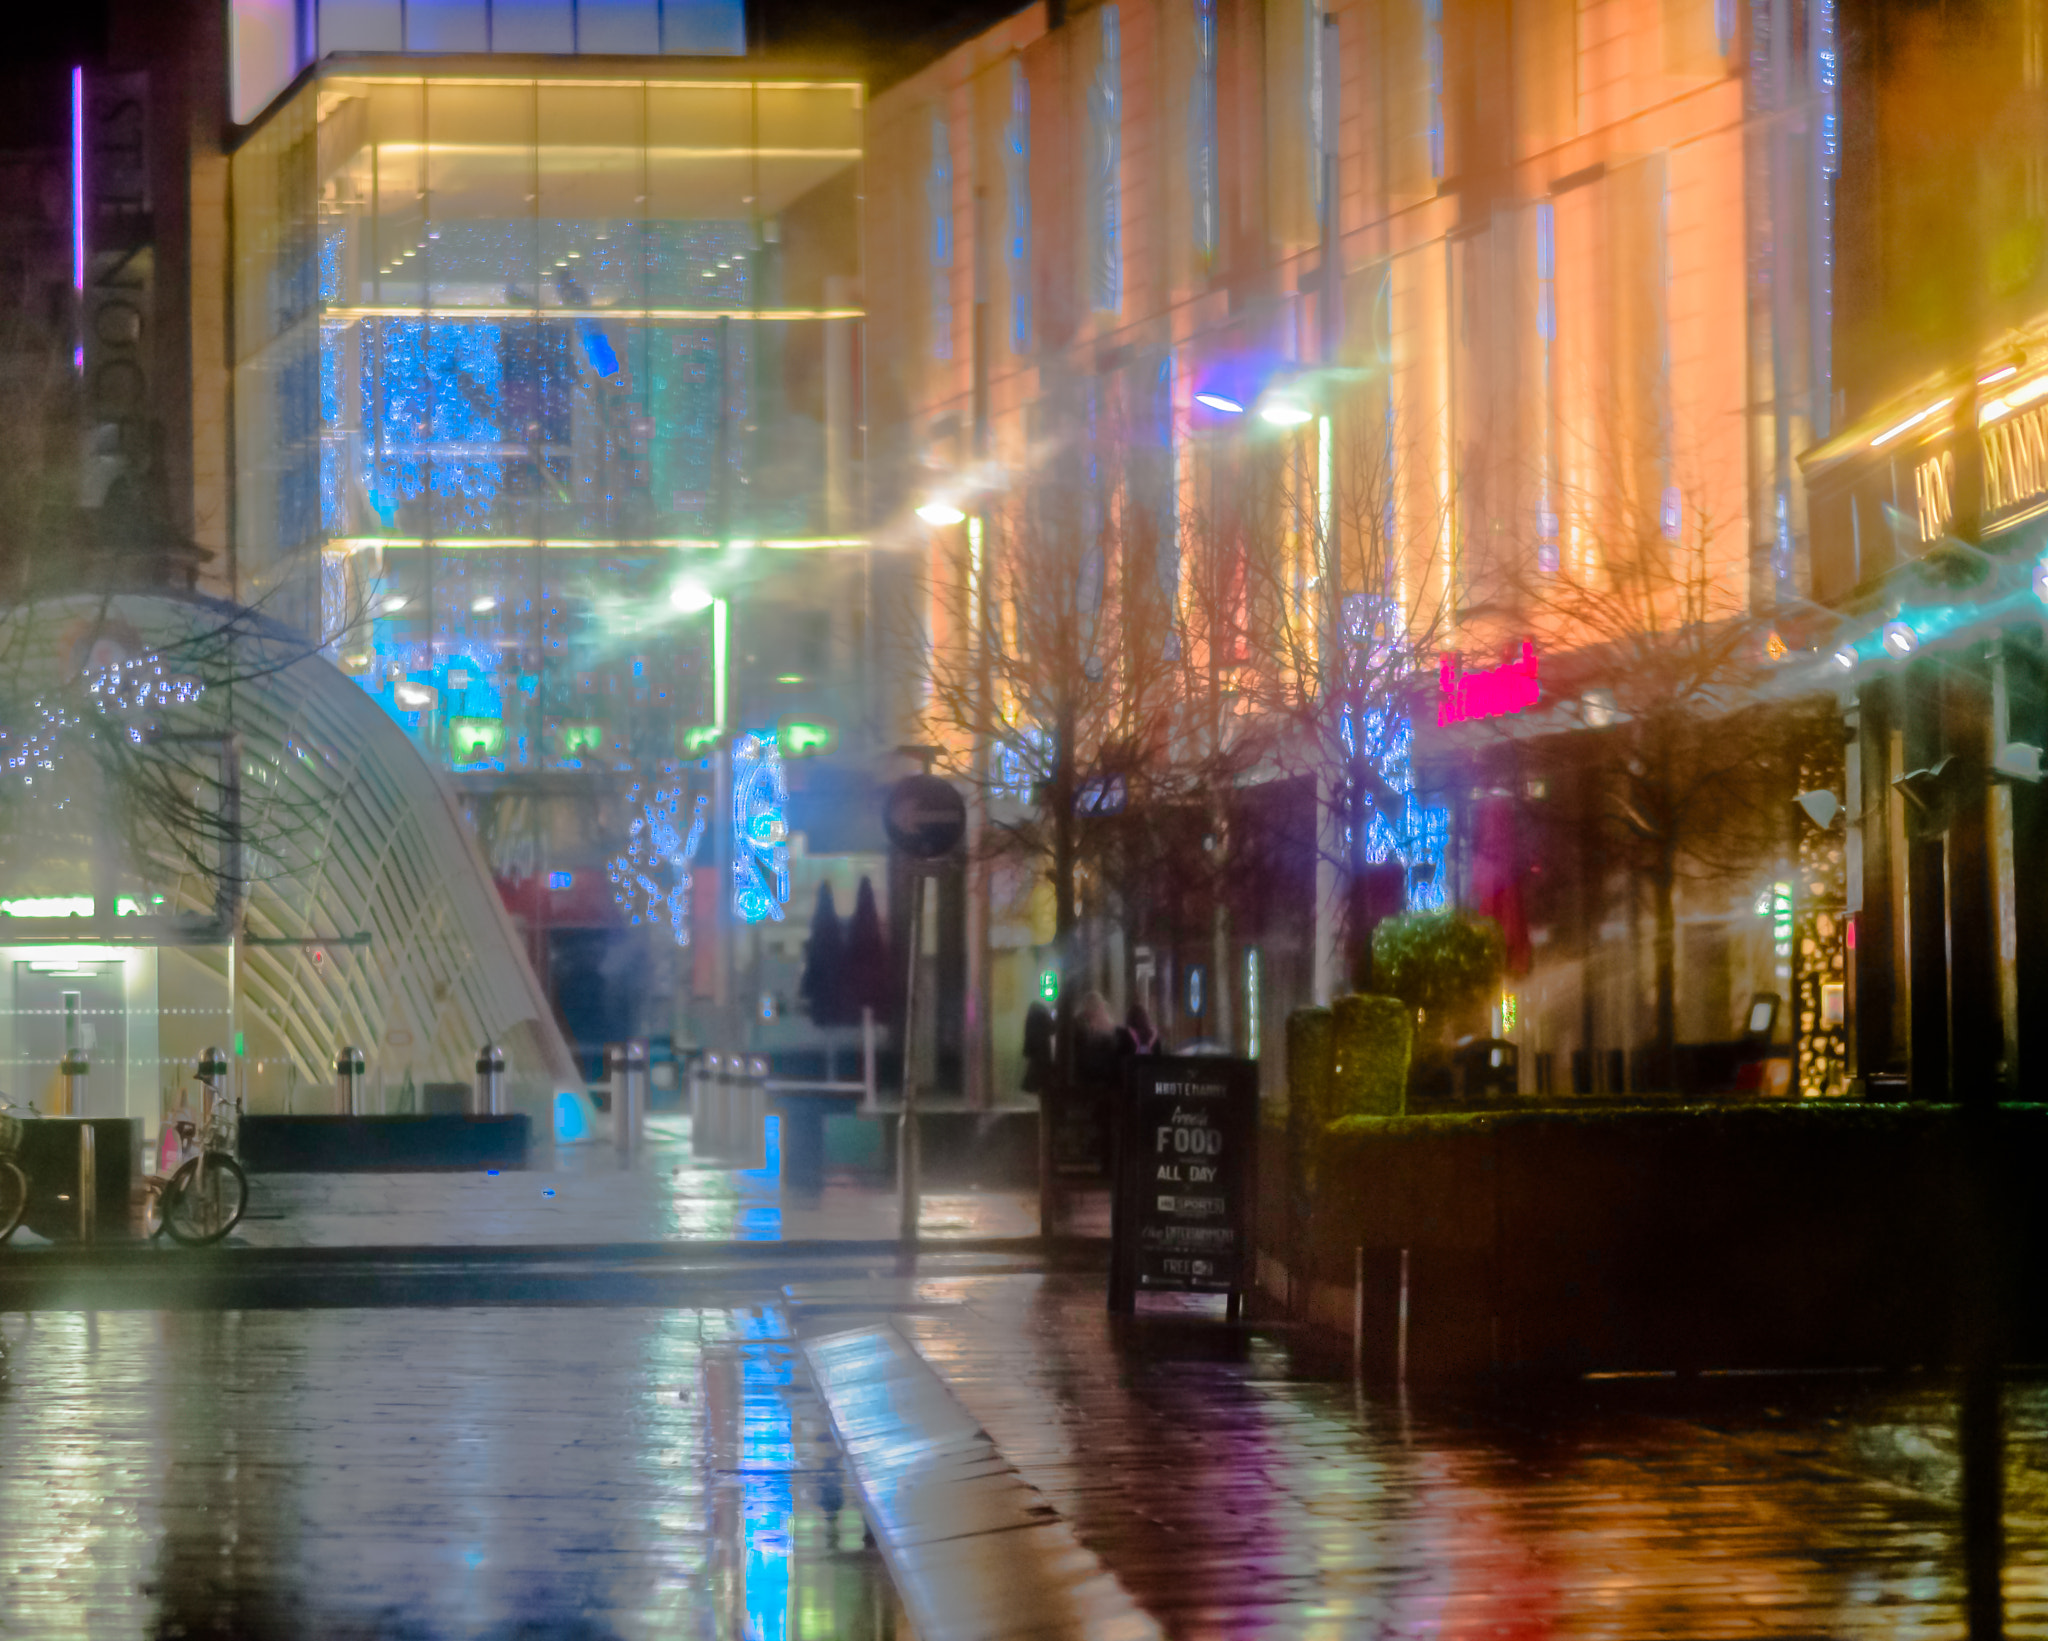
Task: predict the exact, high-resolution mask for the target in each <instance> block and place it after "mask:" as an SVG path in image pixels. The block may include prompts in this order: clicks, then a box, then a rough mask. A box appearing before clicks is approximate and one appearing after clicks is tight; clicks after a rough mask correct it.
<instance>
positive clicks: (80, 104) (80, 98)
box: [71, 67, 85, 291]
mask: <svg viewBox="0 0 2048 1641" xmlns="http://www.w3.org/2000/svg"><path fill="white" fill-rule="evenodd" d="M71 288H72V289H73V290H75V291H83V290H84V289H85V70H84V69H83V68H82V67H80V68H74V69H72V71H71Z"/></svg>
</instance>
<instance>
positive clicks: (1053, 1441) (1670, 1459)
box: [896, 1276, 2048, 1641]
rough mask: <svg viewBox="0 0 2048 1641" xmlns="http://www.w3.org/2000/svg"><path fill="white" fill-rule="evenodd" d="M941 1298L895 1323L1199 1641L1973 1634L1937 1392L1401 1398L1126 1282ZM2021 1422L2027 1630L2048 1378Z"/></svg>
mask: <svg viewBox="0 0 2048 1641" xmlns="http://www.w3.org/2000/svg"><path fill="white" fill-rule="evenodd" d="M921 1297H922V1298H923V1299H924V1300H925V1302H926V1307H927V1308H925V1309H923V1310H921V1311H920V1312H919V1313H917V1314H914V1315H906V1316H903V1317H900V1318H899V1319H897V1322H896V1326H897V1328H898V1329H899V1331H900V1332H901V1333H902V1334H903V1335H904V1336H905V1337H906V1338H908V1339H910V1340H912V1341H914V1342H915V1343H916V1344H917V1346H918V1347H919V1349H920V1350H921V1351H922V1352H923V1354H924V1355H925V1357H926V1359H927V1360H928V1361H929V1362H930V1363H931V1364H932V1365H933V1366H934V1367H935V1368H937V1370H938V1371H939V1373H940V1374H941V1376H942V1377H943V1378H944V1380H945V1382H946V1383H947V1385H948V1387H949V1388H950V1389H951V1390H952V1391H953V1393H954V1394H955V1396H957V1397H958V1399H959V1401H960V1403H961V1405H962V1406H963V1407H964V1408H965V1409H966V1411H967V1412H968V1414H970V1415H971V1417H972V1418H973V1419H974V1421H975V1422H977V1423H978V1424H979V1425H980V1426H981V1427H982V1428H984V1429H985V1430H986V1431H987V1433H988V1435H989V1436H990V1437H991V1438H992V1439H993V1441H994V1443H995V1445H996V1447H997V1448H998V1449H999V1450H1000V1451H1001V1453H1002V1454H1003V1456H1004V1458H1005V1459H1006V1460H1007V1461H1008V1463H1009V1464H1011V1465H1012V1466H1014V1467H1015V1469H1016V1471H1017V1473H1018V1474H1019V1476H1020V1477H1021V1478H1022V1479H1023V1480H1024V1481H1025V1482H1026V1483H1027V1484H1028V1485H1029V1486H1030V1487H1031V1488H1033V1489H1034V1490H1035V1492H1036V1493H1037V1494H1038V1495H1039V1496H1040V1497H1042V1498H1043V1499H1044V1500H1045V1501H1046V1502H1047V1503H1048V1504H1049V1505H1050V1506H1051V1507H1052V1508H1053V1509H1054V1510H1056V1511H1057V1512H1058V1514H1059V1516H1060V1518H1061V1519H1062V1520H1064V1521H1065V1522H1066V1523H1068V1524H1069V1525H1070V1526H1071V1528H1072V1530H1073V1532H1074V1534H1075V1537H1076V1539H1077V1540H1078V1542H1079V1543H1080V1544H1081V1545H1082V1546H1084V1547H1085V1548H1086V1549H1087V1550H1088V1551H1089V1552H1091V1553H1092V1554H1093V1555H1094V1556H1096V1557H1098V1558H1099V1559H1100V1561H1101V1562H1102V1564H1103V1565H1104V1566H1105V1567H1106V1568H1107V1569H1108V1570H1109V1571H1110V1572H1111V1573H1112V1574H1114V1575H1115V1577H1116V1578H1117V1579H1118V1580H1119V1581H1120V1582H1121V1583H1122V1584H1123V1586H1124V1587H1125V1588H1126V1589H1127V1590H1128V1591H1129V1592H1130V1594H1131V1595H1132V1597H1133V1598H1134V1599H1135V1600H1136V1602H1137V1603H1138V1604H1139V1605H1140V1606H1141V1607H1142V1608H1143V1609H1144V1610H1145V1611H1146V1612H1148V1613H1150V1614H1151V1615H1153V1616H1154V1617H1155V1618H1156V1619H1158V1620H1159V1621H1160V1622H1161V1623H1162V1624H1163V1626H1164V1627H1165V1629H1166V1631H1167V1633H1169V1634H1171V1635H1174V1636H1181V1637H1210V1636H1217V1637H1221V1636H1239V1635H1261V1636H1290V1637H1294V1636H1298V1637H1332V1638H1334V1637H1349V1636H1371V1637H1387V1638H1393V1637H1408V1636H1442V1637H1517V1638H1519V1637H1535V1636H1544V1637H1551V1636H1574V1637H1580V1636H1583V1637H1613V1638H1615V1641H1641V1638H1645V1637H1703V1638H1704V1637H1721V1636H1732V1635H1741V1636H1770V1637H1780V1638H1790V1637H1822V1636H1825V1637H1857V1638H1861V1637H1870V1638H1873V1641H1874V1638H1877V1637H1886V1638H1891V1637H1935V1636H1942V1637H1950V1636H1959V1635H1960V1634H1961V1633H1962V1621H1961V1608H1960V1602H1961V1556H1960V1539H1959V1527H1958V1514H1957V1510H1956V1508H1955V1503H1954V1501H1955V1498H1956V1487H1957V1464H1956V1458H1955V1448H1954V1436H1953V1423H1952V1421H1953V1418H1954V1401H1953V1395H1952V1391H1951V1389H1950V1388H1949V1387H1948V1386H1946V1385H1944V1384H1941V1383H1939V1382H1933V1381H1928V1380H1922V1379H1918V1378H1907V1379H1903V1380H1902V1379H1891V1380H1884V1381H1875V1380H1863V1379H1860V1378H1856V1377H1839V1376H1837V1377H1828V1378H1805V1377H1800V1378H1741V1379H1736V1378H1701V1379H1694V1380H1690V1381H1683V1382H1680V1381H1664V1380H1650V1381H1609V1382H1600V1383H1586V1384H1577V1385H1568V1386H1561V1387H1551V1388H1549V1389H1548V1390H1546V1391H1545V1392H1544V1393H1543V1394H1541V1395H1540V1396H1539V1395H1537V1394H1536V1393H1535V1392H1534V1391H1533V1390H1525V1391H1524V1392H1523V1393H1522V1394H1521V1395H1520V1396H1518V1397H1515V1398H1495V1397H1481V1396H1477V1395H1473V1394H1466V1395H1446V1394H1444V1393H1442V1392H1426V1391H1423V1390H1421V1389H1419V1388H1418V1389H1416V1390H1414V1391H1413V1392H1411V1393H1409V1394H1407V1395H1405V1396H1404V1395H1401V1394H1399V1393H1397V1392H1396V1391H1395V1390H1394V1388H1393V1387H1387V1386H1381V1387H1376V1388H1371V1389H1366V1390H1360V1389H1355V1388H1354V1387H1353V1386H1351V1385H1350V1384H1349V1383H1345V1382H1332V1381H1331V1380H1329V1379H1328V1378H1320V1379H1318V1378H1314V1377H1305V1376H1304V1372H1305V1371H1307V1372H1311V1373H1312V1372H1314V1371H1316V1368H1315V1365H1314V1364H1312V1363H1305V1362H1298V1361H1297V1360H1296V1359H1295V1357H1294V1355H1293V1353H1292V1352H1291V1351H1290V1349H1289V1347H1288V1345H1287V1343H1286V1338H1285V1336H1284V1335H1283V1334H1279V1333H1276V1332H1273V1331H1271V1330H1267V1331H1257V1330H1247V1331H1242V1332H1240V1331H1237V1330H1230V1329H1226V1328H1225V1327H1224V1326H1223V1325H1222V1322H1221V1318H1220V1314H1217V1315H1206V1314H1199V1313H1201V1312H1203V1311H1205V1310H1208V1309H1210V1308H1211V1307H1210V1306H1209V1305H1208V1303H1207V1302H1194V1303H1192V1304H1190V1305H1189V1306H1188V1307H1187V1311H1188V1313H1189V1314H1182V1315H1178V1316H1177V1315H1174V1314H1172V1312H1171V1311H1169V1312H1168V1313H1167V1314H1164V1315H1154V1316H1151V1317H1147V1318H1143V1319H1140V1320H1137V1321H1135V1322H1131V1321H1115V1320H1113V1319H1111V1318H1110V1317H1108V1316H1107V1315H1106V1314H1105V1312H1104V1309H1103V1304H1102V1294H1101V1282H1100V1279H1099V1278H1088V1277H1077V1276H1055V1277H1038V1276H999V1277H988V1278H977V1277H963V1278H960V1279H957V1280H950V1281H947V1280H941V1281H935V1282H931V1283H928V1284H925V1285H924V1288H923V1291H922V1295H921ZM1325 1366H1327V1364H1325ZM2008 1416H2009V1434H2008V1439H2009V1442H2010V1449H2009V1455H2008V1457H2009V1467H2008V1468H2009V1476H2010V1480H2009V1509H2008V1514H2007V1532H2008V1535H2009V1556H2008V1571H2007V1581H2006V1583H2007V1601H2008V1615H2009V1616H2008V1633H2009V1634H2010V1635H2014V1636H2024V1635H2041V1634H2044V1633H2048V1386H2044V1385H2042V1384H2041V1383H2039V1382H2026V1383H2020V1384H2016V1385H2014V1386H2013V1387H2012V1389H2011V1390H2010V1392H2009V1397H2008Z"/></svg>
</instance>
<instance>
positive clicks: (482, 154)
mask: <svg viewBox="0 0 2048 1641" xmlns="http://www.w3.org/2000/svg"><path fill="white" fill-rule="evenodd" d="M434 83H435V84H436V85H446V84H448V83H450V82H448V81H445V80H437V81H435V82H434ZM364 146H366V147H371V148H375V149H376V150H377V152H378V153H379V154H431V155H432V156H433V157H434V158H435V159H449V158H452V157H456V156H460V157H461V158H463V159H497V158H503V159H517V160H521V161H523V160H524V159H525V157H526V156H527V155H529V154H531V153H532V152H533V145H532V144H531V143H521V142H417V141H411V140H405V141H399V142H380V143H369V144H365V145H364ZM547 150H548V153H549V154H550V155H551V156H553V155H574V156H577V157H579V158H583V157H587V158H600V157H610V158H614V159H632V158H637V157H638V156H639V155H641V154H645V155H646V156H647V157H648V158H649V159H658V160H857V159H859V158H860V157H861V151H860V150H859V149H858V148H754V147H750V146H747V145H744V144H741V145H736V146H731V147H720V148H683V147H677V146H673V145H671V144H668V143H660V144H651V145H649V146H647V147H644V148H643V147H639V146H636V145H633V144H630V143H599V142H565V143H549V144H548V145H547Z"/></svg>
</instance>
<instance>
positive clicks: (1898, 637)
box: [1884, 621, 1920, 661]
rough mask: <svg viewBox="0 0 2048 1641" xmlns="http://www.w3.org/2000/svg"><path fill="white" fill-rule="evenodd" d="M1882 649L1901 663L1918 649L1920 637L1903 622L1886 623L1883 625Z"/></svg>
mask: <svg viewBox="0 0 2048 1641" xmlns="http://www.w3.org/2000/svg"><path fill="white" fill-rule="evenodd" d="M1884 647H1885V650H1886V652H1887V653H1888V654H1890V655H1893V656H1896V657H1897V658H1898V659H1899V660H1901V661H1903V660H1905V659H1906V657H1907V656H1909V655H1911V654H1912V653H1913V652H1914V651H1915V650H1917V649H1918V648H1919V647H1920V635H1919V634H1918V633H1917V632H1915V631H1914V630H1913V629H1912V628H1911V627H1909V626H1907V625H1906V623H1905V622H1903V621H1887V622H1886V623H1885V624H1884Z"/></svg>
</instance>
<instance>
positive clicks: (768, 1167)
mask: <svg viewBox="0 0 2048 1641" xmlns="http://www.w3.org/2000/svg"><path fill="white" fill-rule="evenodd" d="M762 1130H763V1138H762V1155H763V1158H764V1161H763V1162H762V1165H761V1166H760V1167H759V1168H747V1169H742V1170H740V1171H738V1172H736V1173H735V1174H734V1175H733V1183H734V1184H735V1185H736V1186H737V1187H738V1190H739V1198H740V1200H739V1206H738V1211H737V1213H736V1215H735V1218H734V1224H733V1236H734V1237H735V1238H736V1239H737V1240H739V1241H741V1242H780V1241H781V1240H782V1119H781V1118H780V1117H779V1116H777V1115H776V1114H775V1113H774V1112H772V1111H771V1112H769V1113H768V1115H767V1117H766V1118H765V1119H763V1123H762Z"/></svg>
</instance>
